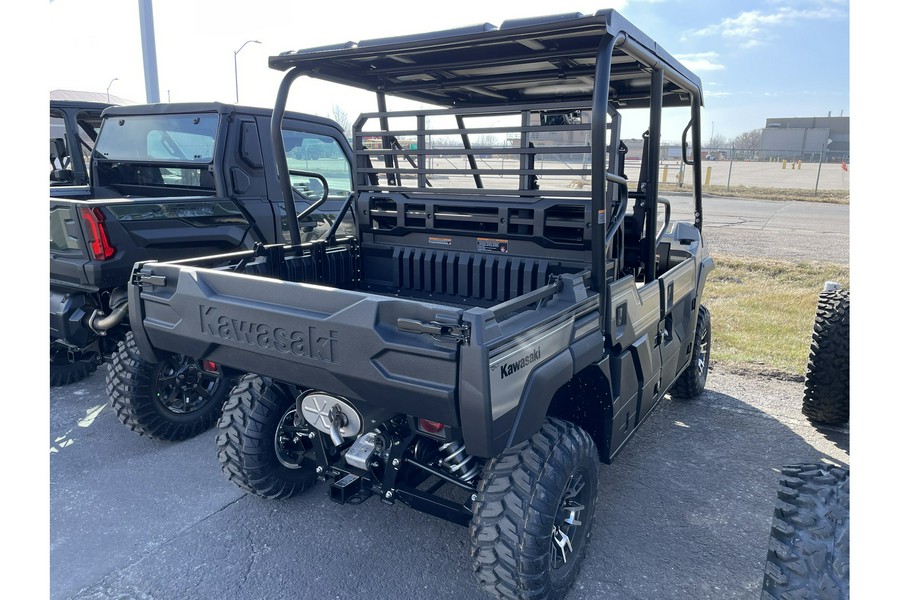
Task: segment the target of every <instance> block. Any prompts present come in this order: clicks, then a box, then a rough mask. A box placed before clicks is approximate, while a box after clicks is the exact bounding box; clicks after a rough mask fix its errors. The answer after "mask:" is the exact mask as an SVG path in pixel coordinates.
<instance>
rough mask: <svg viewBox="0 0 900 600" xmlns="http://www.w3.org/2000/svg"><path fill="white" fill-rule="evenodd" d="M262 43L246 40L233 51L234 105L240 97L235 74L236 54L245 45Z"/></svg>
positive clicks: (236, 74)
mask: <svg viewBox="0 0 900 600" xmlns="http://www.w3.org/2000/svg"><path fill="white" fill-rule="evenodd" d="M261 43H262V42H260V41H257V40H247V41H246V42H244V43H243V44H241V47H240V48H238V49H237V50H235V51H234V103H235V104H237V103H238V102H239V100H240V96H239V95H238V73H237V55H238V52H240V51H241V50H243V49H244V46H246V45H247V44H261Z"/></svg>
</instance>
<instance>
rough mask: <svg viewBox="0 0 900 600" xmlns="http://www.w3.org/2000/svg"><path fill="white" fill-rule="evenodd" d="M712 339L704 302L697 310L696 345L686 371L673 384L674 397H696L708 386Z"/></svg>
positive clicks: (672, 392)
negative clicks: (707, 378) (707, 377)
mask: <svg viewBox="0 0 900 600" xmlns="http://www.w3.org/2000/svg"><path fill="white" fill-rule="evenodd" d="M711 340H712V329H711V326H710V318H709V311H708V310H707V309H706V307H705V306H703V305H702V304H701V305H700V308H699V309H698V311H697V329H696V330H695V331H694V345H693V347H692V349H691V361H690V363H688V366H687V368H686V369H685V370H684V372H683V373H682V374H681V375H680V376H679V377H678V379H676V380H675V383H673V384H672V388H671V390H669V391H670V393H671V394H672V397H673V398H679V399H685V400H686V399H689V398H695V397H697V396H699V395H700V394H702V393H703V390H704V389H705V388H706V376H707V374H708V373H709V349H710V348H709V347H710V342H711Z"/></svg>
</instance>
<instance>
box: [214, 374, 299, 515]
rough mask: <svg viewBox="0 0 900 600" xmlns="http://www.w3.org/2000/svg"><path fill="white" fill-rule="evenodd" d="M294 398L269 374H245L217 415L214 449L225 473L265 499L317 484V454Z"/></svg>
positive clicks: (290, 493) (294, 492)
mask: <svg viewBox="0 0 900 600" xmlns="http://www.w3.org/2000/svg"><path fill="white" fill-rule="evenodd" d="M296 413H297V408H296V402H295V401H294V398H293V397H292V396H291V395H290V394H289V393H287V392H286V391H285V390H283V389H281V388H280V387H278V386H277V385H275V384H274V383H273V382H272V380H271V379H269V378H267V377H260V376H259V375H254V374H247V375H244V376H243V377H241V379H240V381H238V383H237V385H236V386H234V389H233V390H232V392H231V395H230V396H229V398H228V402H226V403H225V408H224V410H223V411H222V417H221V418H220V419H219V425H218V427H219V434H218V436H217V437H216V448H217V454H218V457H219V464H220V465H221V466H222V470H223V471H224V472H225V476H226V477H228V479H229V480H231V481H233V482H234V483H235V484H237V486H238V487H240V488H241V489H242V490H244V491H247V492H250V493H251V494H256V495H257V496H261V497H263V498H287V497H289V496H294V495H296V494H299V493H301V492H303V491H305V490H307V489H308V488H310V487H312V486H313V485H314V484H315V483H316V471H315V469H316V465H315V454H314V452H313V450H312V443H311V440H310V438H309V437H308V436H307V435H306V432H305V428H304V427H303V426H298V425H296V424H295V422H294V417H295V415H296Z"/></svg>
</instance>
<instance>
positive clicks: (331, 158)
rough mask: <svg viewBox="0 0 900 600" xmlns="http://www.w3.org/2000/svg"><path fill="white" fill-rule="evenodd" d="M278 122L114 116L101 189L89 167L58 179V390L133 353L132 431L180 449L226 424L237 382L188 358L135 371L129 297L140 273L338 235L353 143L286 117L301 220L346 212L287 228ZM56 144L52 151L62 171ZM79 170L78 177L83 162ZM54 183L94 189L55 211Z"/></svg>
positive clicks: (234, 115)
mask: <svg viewBox="0 0 900 600" xmlns="http://www.w3.org/2000/svg"><path fill="white" fill-rule="evenodd" d="M51 114H52V113H51ZM271 114H272V111H271V110H268V109H261V108H250V107H244V106H231V105H227V104H219V103H191V104H152V105H131V106H120V107H111V108H109V109H107V110H106V111H105V112H104V113H103V119H102V128H101V130H100V133H99V135H96V133H95V134H94V137H95V140H94V141H95V142H96V144H95V146H94V148H93V149H92V152H91V153H90V154H88V157H89V167H90V183H89V185H88V182H87V180H86V179H85V178H84V177H83V176H82V175H79V174H78V170H77V167H76V168H75V169H72V170H71V173H68V172H67V171H66V169H61V170H60V169H57V170H54V171H51V198H50V382H51V385H60V384H66V383H71V382H74V381H77V380H79V379H81V378H83V377H85V376H86V375H87V374H89V373H90V372H91V371H92V370H94V369H95V368H96V366H97V365H98V364H100V363H101V362H102V361H104V360H105V359H108V358H110V357H112V356H113V355H114V354H116V353H118V352H119V351H120V346H121V348H122V352H124V354H123V355H122V357H120V358H119V359H118V360H116V361H114V362H113V367H114V369H115V370H116V373H115V377H114V379H117V380H118V379H122V380H124V381H125V382H127V385H124V387H123V388H116V390H117V391H116V393H115V395H114V396H113V397H112V398H111V401H112V405H113V408H114V409H115V410H116V412H117V414H118V415H119V417H120V419H122V420H123V421H125V422H126V424H127V425H129V426H130V427H131V428H132V429H134V430H136V431H138V432H140V433H145V434H148V435H151V436H155V437H161V438H164V439H179V438H183V437H187V436H189V435H193V434H194V433H197V432H198V431H199V430H202V429H204V428H207V427H209V426H210V425H211V424H212V423H213V422H214V421H215V418H216V417H217V416H218V414H219V411H220V409H221V403H222V401H223V399H224V397H225V395H226V394H227V392H228V389H230V384H229V383H228V382H227V377H228V375H229V372H228V371H227V369H224V368H223V367H221V366H219V365H217V364H214V363H212V362H210V361H197V360H194V359H192V358H190V357H188V356H184V355H181V354H171V355H163V356H161V357H160V358H159V361H158V362H156V363H152V364H151V363H147V362H146V361H142V360H140V359H139V358H138V357H136V356H135V355H134V354H133V353H132V351H131V349H132V347H133V343H132V342H131V341H130V337H129V336H128V301H127V285H128V283H129V280H130V277H131V271H132V267H133V266H134V263H135V262H137V261H142V260H147V259H150V258H155V259H159V260H174V259H179V258H187V257H192V256H201V255H209V254H218V253H227V252H232V251H235V250H246V249H251V248H253V247H254V245H256V244H272V243H279V242H283V241H284V240H285V239H287V238H286V234H287V232H288V231H289V229H290V227H291V226H293V227H294V228H295V229H298V231H300V232H302V233H301V236H302V238H303V239H305V240H307V241H310V240H313V239H316V238H317V237H318V236H319V235H320V234H321V233H322V232H323V231H325V230H326V229H327V228H328V227H329V225H330V221H329V217H328V214H327V211H328V209H329V208H330V207H334V210H335V211H336V210H337V208H340V204H341V202H340V201H341V200H342V194H343V196H346V195H347V193H348V192H349V189H350V168H351V166H350V148H349V144H348V142H347V139H346V137H345V136H344V134H343V133H342V131H341V129H340V128H339V127H338V125H337V124H336V123H334V122H333V121H330V120H328V119H322V118H319V117H315V116H308V115H300V114H288V115H286V116H285V117H284V119H283V120H282V122H281V124H282V127H283V128H284V131H283V139H280V140H279V141H280V142H281V143H282V144H283V145H284V147H285V152H287V153H289V154H290V157H289V158H288V160H289V162H290V163H291V165H292V167H295V168H293V169H292V172H291V174H290V175H289V176H288V177H289V183H290V185H291V187H290V189H291V190H292V192H291V193H292V194H294V196H295V197H294V198H291V200H292V201H293V203H294V204H295V206H292V207H291V214H296V213H294V211H295V210H301V209H303V208H306V207H308V206H309V205H310V203H311V202H313V201H317V200H320V199H321V197H322V191H323V189H325V188H326V187H328V188H329V189H330V196H331V198H334V199H335V201H334V202H332V203H331V204H330V205H323V206H321V207H320V210H319V211H318V212H317V213H315V214H309V215H305V216H304V217H303V222H300V223H298V222H297V220H296V219H293V223H290V224H289V222H290V221H292V220H291V219H288V218H287V216H286V215H287V214H288V213H286V212H285V209H284V203H283V202H282V200H281V192H280V189H279V184H278V178H277V177H276V175H275V168H274V157H273V154H272V148H273V143H272V140H271V138H270V135H271V131H270V123H271ZM97 116H99V114H98V115H97ZM93 123H94V125H95V127H96V126H97V125H99V119H98V120H96V121H94V122H93ZM56 142H57V143H55V141H54V139H51V159H53V158H54V155H53V149H54V147H55V146H58V140H56ZM71 145H72V144H71V143H70V147H71ZM310 147H313V148H314V149H315V151H316V156H315V157H310V152H308V151H307V149H308V148H310ZM56 156H57V158H58V157H59V156H60V153H59V152H57V155H56ZM73 158H75V159H76V160H75V161H73V163H72V164H73V165H77V164H78V161H77V159H78V158H80V156H79V155H76V156H74V157H73ZM307 168H315V170H316V174H312V175H311V174H309V173H308V171H307V170H305V169H307ZM60 172H62V173H63V174H62V175H60ZM54 178H56V179H57V180H61V179H67V180H72V181H77V182H82V183H83V184H84V185H80V186H79V191H78V193H77V194H75V195H72V192H70V193H69V194H66V196H70V197H57V194H55V193H54V190H55V189H56V187H55V186H54V185H53V183H54Z"/></svg>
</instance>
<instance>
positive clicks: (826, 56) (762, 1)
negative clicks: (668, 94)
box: [46, 0, 850, 139]
mask: <svg viewBox="0 0 900 600" xmlns="http://www.w3.org/2000/svg"><path fill="white" fill-rule="evenodd" d="M407 6H410V7H415V6H427V7H428V10H427V11H426V12H422V11H413V10H409V9H407V10H404V9H403V4H402V3H396V2H393V3H383V2H371V1H365V2H362V1H357V0H345V1H344V2H339V3H338V2H331V3H325V2H322V3H311V2H299V1H285V0H255V1H254V2H252V3H248V2H245V1H244V2H239V1H235V0H219V1H216V2H212V1H201V0H154V2H153V11H154V23H155V34H156V48H157V62H158V78H159V88H160V98H161V100H163V101H165V100H166V99H168V98H171V100H172V101H173V102H175V101H205V100H220V101H225V102H233V101H234V94H235V90H234V51H235V50H237V49H238V48H240V46H241V45H242V44H243V43H244V42H245V41H247V40H251V39H252V40H259V41H260V42H261V43H260V44H249V45H247V46H245V47H244V48H243V50H241V52H240V53H239V54H238V69H239V82H240V100H241V102H242V103H245V104H254V105H259V106H271V105H272V104H273V102H274V98H275V93H276V90H277V86H278V82H279V79H280V73H277V72H275V71H272V70H270V69H268V67H267V63H266V59H267V57H268V56H269V55H271V54H277V53H279V52H282V51H285V50H289V49H298V48H303V47H311V46H316V45H322V44H330V43H337V42H344V41H348V40H354V41H356V40H361V39H370V38H375V37H387V36H392V35H402V34H406V33H417V32H422V31H431V30H438V29H445V28H450V27H456V26H463V25H468V24H472V23H476V22H485V21H486V22H491V23H493V24H495V25H499V24H500V23H501V22H502V21H503V20H504V19H507V18H517V17H527V16H537V15H543V14H552V13H564V12H570V11H577V12H582V13H592V12H594V11H596V10H597V9H600V8H616V9H618V10H620V12H621V13H622V14H623V15H624V16H625V18H627V19H628V20H629V21H631V22H632V23H633V24H634V25H636V26H637V27H638V28H640V29H642V30H643V31H645V32H646V33H647V34H648V35H650V36H651V37H653V38H654V39H656V40H657V41H658V42H659V43H660V45H662V46H663V47H664V48H665V49H666V50H668V51H669V53H671V54H673V55H674V56H676V57H677V58H679V59H681V60H682V62H684V63H685V64H686V65H687V66H689V67H690V68H692V69H693V70H694V71H695V72H696V73H697V74H698V75H699V76H700V77H701V79H702V81H703V85H704V90H705V98H706V109H705V111H704V117H703V137H704V139H707V138H708V137H709V136H711V135H712V134H713V133H715V134H716V135H721V136H724V137H726V138H731V137H733V136H735V135H737V134H740V133H742V132H744V131H747V130H750V129H754V128H758V127H763V126H764V125H765V120H766V118H767V117H790V116H820V115H821V116H825V115H827V114H828V112H829V111H831V113H832V114H833V115H840V114H841V113H843V114H844V115H849V114H850V98H849V89H850V83H849V75H850V73H849V71H850V68H849V55H850V43H849V33H850V29H849V12H850V9H849V0H792V1H786V0H755V1H750V0H747V1H730V2H710V1H709V0H707V1H700V0H615V1H611V2H605V3H600V4H589V3H585V2H583V1H581V0H578V1H574V2H573V1H570V0H560V1H557V2H554V3H552V4H551V3H547V2H546V1H545V0H542V1H534V0H517V1H507V0H495V1H493V2H485V1H484V0H481V1H475V0H454V1H452V2H445V3H427V4H417V3H408V4H407ZM249 7H253V10H252V11H251V10H249ZM384 7H389V8H388V9H385V8H384ZM46 20H47V23H48V26H49V27H48V29H49V32H50V36H51V39H54V38H56V39H61V38H62V37H63V36H66V35H69V32H71V29H70V28H71V27H73V26H74V27H77V28H78V30H80V31H81V32H83V33H86V34H88V35H89V37H90V39H91V41H90V43H89V44H86V46H87V47H89V48H91V50H87V48H86V52H85V54H84V55H83V57H82V58H81V60H77V61H73V62H69V63H67V66H66V68H64V69H59V68H55V69H52V70H49V71H48V75H47V82H46V83H47V86H48V88H49V89H57V88H58V89H80V90H89V91H100V92H105V91H106V89H107V87H108V86H109V87H110V93H112V94H116V95H119V96H122V97H124V98H128V99H131V100H134V101H138V102H143V101H144V100H145V93H144V92H145V88H144V79H143V74H142V58H141V46H140V37H139V34H140V30H139V21H138V10H137V0H52V1H51V2H50V3H49V8H48V11H47V15H46ZM48 58H49V57H48ZM114 79H115V81H113V80H114ZM110 82H112V84H111V85H110ZM298 85H301V84H298ZM302 85H303V86H305V87H304V90H305V92H306V93H304V94H302V95H300V94H298V93H297V92H293V94H294V95H293V96H292V101H291V104H290V105H289V108H292V109H294V110H298V111H303V112H310V113H315V114H321V115H326V116H327V115H328V114H329V112H330V110H331V106H332V105H333V104H335V103H340V104H342V105H343V106H344V108H345V110H346V111H347V112H348V113H351V114H355V113H358V112H362V111H368V110H373V109H374V102H373V100H372V99H371V95H369V94H367V95H365V96H360V95H356V94H353V93H348V92H347V91H346V90H345V89H336V88H335V86H330V84H320V83H318V82H315V83H313V82H308V83H304V84H302ZM296 88H297V86H295V89H296ZM389 108H390V105H389ZM682 127H683V124H677V125H675V126H673V127H672V128H671V129H670V130H668V131H664V132H663V137H664V139H676V138H677V137H679V136H680V132H681V128H682Z"/></svg>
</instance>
